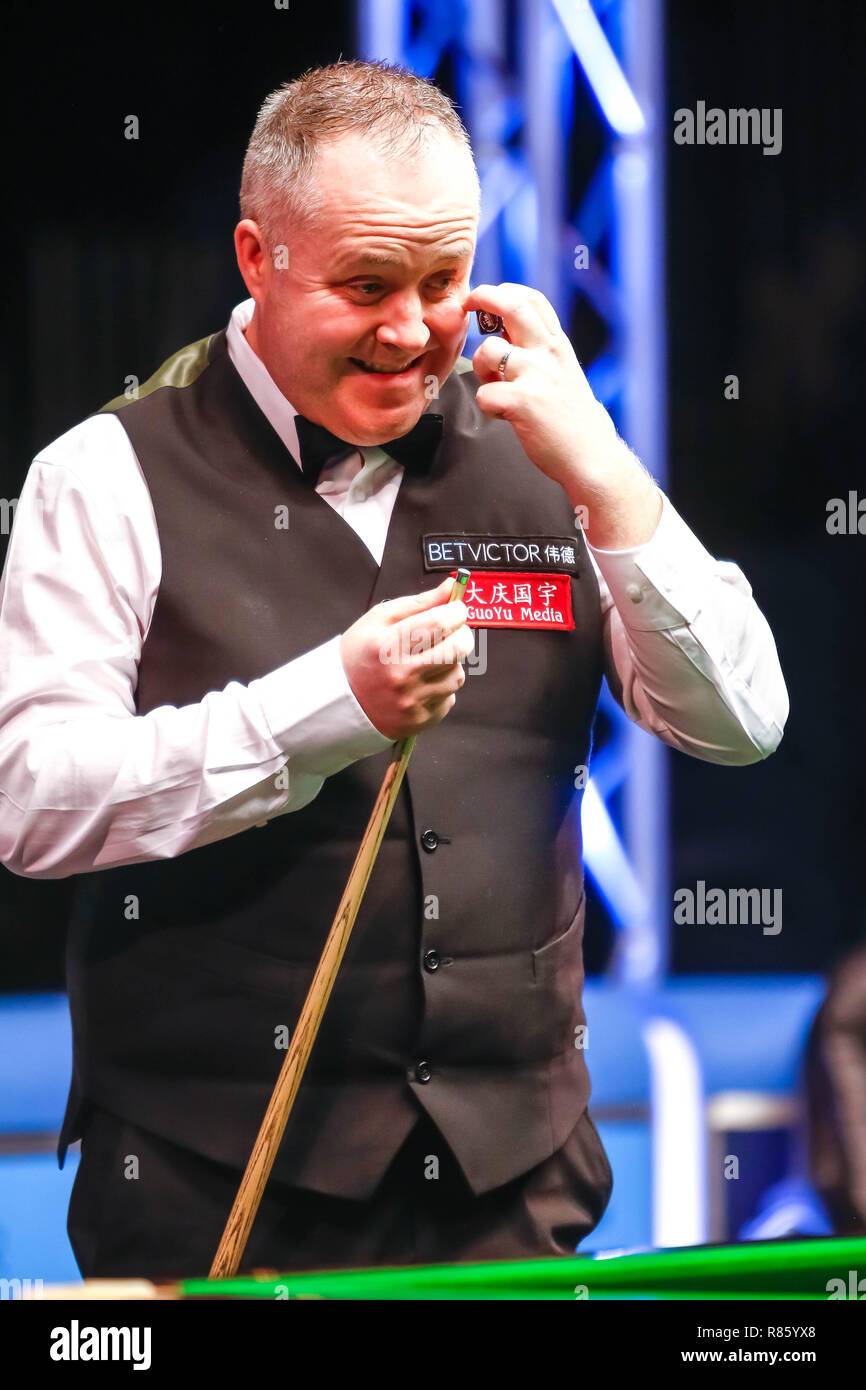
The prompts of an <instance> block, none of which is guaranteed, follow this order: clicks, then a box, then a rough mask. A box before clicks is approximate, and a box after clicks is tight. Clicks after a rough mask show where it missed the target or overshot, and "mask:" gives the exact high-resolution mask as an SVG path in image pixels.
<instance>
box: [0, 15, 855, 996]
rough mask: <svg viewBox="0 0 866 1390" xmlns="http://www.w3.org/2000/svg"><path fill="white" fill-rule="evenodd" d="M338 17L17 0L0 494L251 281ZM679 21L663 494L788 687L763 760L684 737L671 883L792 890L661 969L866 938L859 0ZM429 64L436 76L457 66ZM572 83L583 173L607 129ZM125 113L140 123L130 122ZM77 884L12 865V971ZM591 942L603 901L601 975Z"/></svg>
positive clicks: (580, 343)
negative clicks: (286, 92)
mask: <svg viewBox="0 0 866 1390" xmlns="http://www.w3.org/2000/svg"><path fill="white" fill-rule="evenodd" d="M353 14H354V7H353V6H351V5H348V4H331V5H328V6H326V7H324V6H322V5H318V6H310V5H305V4H293V5H292V6H291V9H290V11H288V12H285V11H277V10H275V9H274V7H273V5H272V4H270V3H266V0H256V2H255V3H252V4H250V3H247V4H244V5H241V4H239V3H235V4H220V3H209V4H207V5H203V6H200V5H188V6H178V5H176V4H174V5H167V4H165V3H164V2H163V0H154V3H151V4H148V5H147V6H146V7H141V6H131V7H126V6H120V5H112V6H104V7H101V6H94V5H89V6H87V7H70V6H65V5H60V4H43V5H40V6H33V5H32V4H16V3H13V4H8V3H7V4H6V5H5V7H4V9H3V11H2V23H3V25H4V29H5V51H6V64H5V71H4V92H5V97H6V102H7V123H6V140H5V142H4V143H5V161H4V185H5V188H4V192H5V193H6V195H7V196H6V199H5V200H4V201H5V202H6V208H7V214H6V222H7V230H8V231H9V232H11V237H10V239H9V241H8V244H7V256H6V272H7V273H6V275H5V277H4V296H3V297H4V304H5V308H6V310H7V316H8V317H7V323H6V326H5V331H4V333H3V335H2V342H3V369H2V372H0V427H2V440H3V447H4V452H3V458H2V473H0V495H2V496H5V497H8V498H11V497H14V496H17V495H18V493H19V491H20V488H21V484H22V482H23V479H24V475H25V473H26V470H27V466H28V464H29V461H30V459H31V458H32V456H33V454H34V453H35V452H36V450H37V449H38V448H39V447H40V446H42V445H44V444H46V443H47V442H49V441H50V440H52V439H54V438H55V437H57V436H58V435H59V434H61V433H63V432H64V431H65V430H67V429H68V428H70V426H71V425H73V424H74V423H76V422H77V421H78V420H80V419H82V418H83V417H84V416H86V415H87V414H89V413H90V412H91V411H93V410H95V409H97V408H98V407H99V406H100V405H102V404H103V403H104V402H105V401H106V400H108V399H109V398H110V397H112V396H114V395H116V394H117V393H118V392H119V391H120V390H122V388H123V379H124V377H125V376H126V375H127V374H128V373H135V374H136V375H137V376H138V377H139V378H140V379H142V380H143V379H144V378H145V377H147V376H148V375H149V374H150V373H151V371H153V370H154V368H155V367H156V366H157V365H158V364H159V363H160V362H161V361H163V360H164V358H166V357H167V356H169V354H170V353H171V352H173V351H174V350H175V349H176V348H178V347H179V346H181V345H182V344H184V343H187V342H191V341H193V340H195V339H197V338H199V337H201V336H203V335H204V334H206V333H209V332H212V331H213V330H214V329H216V328H218V327H220V326H222V325H223V324H224V322H225V321H226V319H227V317H228V313H229V311H230V309H231V307H232V305H233V304H235V303H237V302H238V300H240V299H241V298H245V297H246V291H245V290H244V287H243V285H242V282H241V280H240V277H239V275H238V273H237V270H236V268H235V266H234V259H233V253H232V247H231V232H232V228H233V225H234V221H235V219H236V199H237V187H238V182H239V176H240V167H241V162H242V159H243V153H244V149H245V146H246V141H247V138H248V136H249V133H250V130H251V129H252V125H253V122H254V120H255V115H256V112H257V110H258V106H259V104H260V102H261V100H262V98H263V97H264V96H265V95H266V93H267V92H268V91H270V90H271V89H272V88H274V87H276V86H278V85H279V84H280V83H281V82H284V81H287V80H290V79H291V78H292V77H295V76H297V75H299V74H300V73H301V72H303V71H304V70H305V69H306V68H308V67H311V66H315V65H317V64H320V63H326V62H332V61H334V60H335V59H337V58H338V57H340V56H343V57H345V58H349V57H353V56H355V40H354V27H353V24H354V21H353ZM667 28H668V35H667V66H668V74H667V92H666V103H665V122H666V127H667V129H668V130H669V131H670V133H671V134H670V139H669V140H668V142H667V146H666V148H667V161H668V168H667V176H668V184H667V210H666V234H667V286H668V310H669V318H668V328H669V362H668V370H669V413H670V451H669V452H670V465H669V466H670V473H669V482H668V492H669V494H670V496H671V499H672V501H673V502H674V504H675V506H676V507H677V508H678V509H679V510H680V512H681V513H682V514H683V515H684V517H685V518H686V520H687V521H688V522H689V524H690V525H691V526H692V528H693V529H694V530H695V531H696V533H697V534H698V536H699V537H700V538H701V540H702V541H703V543H704V544H705V545H706V546H707V548H708V549H709V550H711V551H712V552H713V553H714V554H716V555H717V556H719V557H720V558H725V559H735V560H736V561H737V562H738V563H739V564H740V565H741V567H742V568H743V570H744V571H745V573H746V575H747V576H748V578H749V580H750V582H751V584H752V587H753V590H754V593H755V596H756V598H757V601H758V603H759V606H760V607H761V609H762V610H763V612H764V613H765V614H766V615H767V618H768V619H769V621H770V624H771V627H772V629H773V632H774V635H775V637H776V641H777V645H778V648H779V652H780V657H781V661H782V667H783V670H784V672H785V676H786V679H787V683H788V689H789V694H790V698H791V715H790V718H789V721H788V725H787V729H786V733H785V737H784V739H783V742H782V744H781V747H780V749H779V751H778V752H777V753H776V754H775V755H774V756H773V757H772V758H770V759H769V760H768V761H767V762H765V763H762V764H759V765H757V766H753V767H748V768H734V769H730V768H721V767H713V766H711V765H709V764H706V763H700V762H697V761H695V760H693V759H689V758H686V757H683V756H681V755H679V754H675V753H674V754H671V768H672V795H673V805H672V837H673V838H672V843H673V883H674V886H692V887H693V886H694V884H695V882H696V880H697V879H699V878H703V879H704V880H705V881H706V882H707V884H708V885H710V886H720V887H727V886H741V887H765V888H771V889H772V888H781V889H782V890H783V898H784V927H783V931H782V932H781V934H780V935H779V936H777V937H765V936H763V935H762V933H761V932H760V928H759V927H755V928H751V929H748V928H744V927H737V928H721V927H717V928H712V927H706V926H704V927H679V928H674V931H673V966H674V969H675V970H677V971H683V972H686V971H696V970H706V971H721V972H729V971H738V970H746V971H753V972H762V971H767V972H776V971H803V970H808V971H812V970H822V969H824V968H826V967H828V966H829V965H831V964H832V963H833V962H834V961H835V960H836V959H837V958H838V957H839V956H840V955H841V954H842V953H843V952H844V951H845V950H846V949H849V948H850V946H851V944H853V943H854V942H855V941H856V940H857V939H859V938H862V937H863V936H864V935H866V910H864V905H863V902H864V894H863V891H862V889H863V885H864V879H866V875H864V872H863V869H862V865H863V860H864V845H866V835H864V830H866V825H864V820H866V816H864V796H863V785H864V777H863V773H864V759H863V755H862V752H861V739H862V735H861V732H860V727H859V719H860V708H861V703H862V691H863V688H864V674H866V673H864V657H863V642H862V638H861V623H862V613H863V597H864V585H863V578H862V576H863V563H864V554H866V537H861V536H829V535H828V534H827V532H826V528H825V519H826V506H827V502H828V499H829V498H831V497H836V496H842V497H844V496H846V495H847V493H848V490H849V489H852V488H853V489H857V488H858V487H859V489H860V495H861V496H863V495H866V476H864V473H866V470H864V467H863V456H862V445H861V433H862V431H861V430H860V429H858V426H859V423H860V410H859V406H860V401H861V396H862V394H863V391H864V366H866V361H864V358H866V354H864V346H863V343H864V337H863V330H864V298H866V259H864V243H863V229H864V215H863V214H864V200H866V192H864V190H866V160H864V154H863V143H862V130H863V114H862V111H863V97H862V91H863V88H862V71H863V63H864V58H866V11H864V10H863V9H861V7H860V6H854V5H848V4H844V3H841V0H839V2H837V3H833V4H824V5H822V6H815V5H813V4H807V3H805V0H802V2H799V0H798V2H796V3H794V2H793V0H789V3H784V2H783V0H776V3H772V4H771V3H767V2H766V0H765V2H764V3H752V4H748V5H744V4H734V3H730V4H719V5H695V4H693V3H687V0H671V2H670V3H669V6H668V23H667ZM435 76H436V77H437V79H438V80H439V81H440V83H441V85H442V86H444V87H445V88H446V90H450V71H449V68H448V66H447V65H445V66H444V67H443V69H442V70H441V71H440V72H439V73H438V74H436V75H435ZM580 87H581V83H580V79H579V78H578V81H577V89H578V96H577V101H578V103H579V104H578V112H579V115H580V117H581V119H580V121H579V124H578V129H577V135H576V148H575V151H574V161H575V169H576V170H579V169H580V168H581V167H582V165H583V163H584V160H585V162H586V163H587V164H589V162H590V160H591V158H592V156H593V153H594V151H595V150H596V149H597V147H598V143H599V133H598V129H597V127H596V128H595V129H594V128H593V122H594V121H597V116H596V115H594V108H593V107H592V103H591V102H589V101H587V99H586V98H585V97H581V95H580ZM698 100H704V101H705V102H706V103H707V106H721V107H723V108H725V109H727V108H728V107H733V106H757V107H770V108H772V107H781V108H782V110H783V126H782V132H783V144H782V152H781V153H780V154H779V155H777V156H775V157H771V156H764V155H763V154H762V152H761V149H760V147H755V146H745V147H736V146H733V147H725V146H720V147H703V148H700V147H691V148H689V147H681V146H677V145H675V144H674V142H673V136H672V130H673V113H674V111H675V110H676V109H677V108H678V107H681V106H688V107H691V108H694V106H695V103H696V102H697V101H698ZM129 114H135V115H137V116H138V117H139V120H140V123H141V136H140V139H139V140H138V141H128V140H125V139H124V138H123V123H124V118H125V117H126V116H127V115H129ZM574 341H575V347H576V348H577V351H578V354H579V356H580V357H581V360H582V361H584V363H585V364H586V363H588V362H589V361H591V360H592V358H593V356H594V355H595V353H597V352H599V351H601V350H603V347H604V343H603V341H599V335H598V332H597V325H594V324H593V323H592V321H591V316H581V315H580V314H578V315H577V316H576V318H575V327H574ZM729 373H736V374H737V376H738V378H739V383H740V398H739V400H736V401H727V400H725V398H724V378H725V376H726V375H727V374H729ZM0 540H2V541H3V543H4V546H5V538H0ZM0 558H2V555H0ZM2 657H3V654H2V652H0V660H2ZM71 887H72V882H71V880H59V881H56V882H32V881H28V880H24V879H21V878H17V877H15V876H14V875H12V874H10V873H8V872H7V871H6V870H4V869H2V868H0V989H5V990H22V989H42V988H53V987H57V986H59V985H60V984H61V981H62V965H61V959H62V942H63V926H64V922H65V917H66V911H67V904H68V899H69V894H70V891H71ZM608 944H609V933H608V931H607V929H606V922H605V919H604V914H603V912H602V910H601V908H600V905H598V904H597V903H593V904H592V906H591V912H590V920H589V923H588V928H587V959H588V966H589V968H590V970H592V969H597V968H599V967H600V966H601V965H602V964H603V962H604V958H605V954H606V950H607V946H608Z"/></svg>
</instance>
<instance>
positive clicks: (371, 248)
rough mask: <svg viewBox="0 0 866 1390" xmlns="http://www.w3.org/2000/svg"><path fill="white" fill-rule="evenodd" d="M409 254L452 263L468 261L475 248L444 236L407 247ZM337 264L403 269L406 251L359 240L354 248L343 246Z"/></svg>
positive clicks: (467, 240) (460, 240)
mask: <svg viewBox="0 0 866 1390" xmlns="http://www.w3.org/2000/svg"><path fill="white" fill-rule="evenodd" d="M412 251H415V252H420V253H421V254H422V255H423V254H425V253H427V254H429V255H433V256H435V257H436V258H437V259H439V258H441V257H447V258H448V259H453V260H455V261H468V260H471V259H472V257H473V256H474V254H475V244H474V242H472V241H470V240H469V238H468V237H465V236H462V237H456V238H455V237H454V236H449V235H447V234H445V235H443V236H442V237H437V238H432V239H430V240H429V241H428V240H426V239H425V241H424V242H421V243H410V253H409V254H410V256H411V253H412ZM338 256H339V260H340V261H341V262H343V261H352V262H353V263H354V262H358V264H360V265H373V266H389V265H405V264H406V261H407V255H406V251H404V250H403V249H402V248H400V247H397V246H384V245H378V246H377V245H375V244H371V243H366V244H365V242H364V240H363V239H362V238H359V239H358V240H357V241H356V242H355V244H354V245H352V244H351V242H349V243H344V244H343V245H342V246H341V247H340V248H339V252H338Z"/></svg>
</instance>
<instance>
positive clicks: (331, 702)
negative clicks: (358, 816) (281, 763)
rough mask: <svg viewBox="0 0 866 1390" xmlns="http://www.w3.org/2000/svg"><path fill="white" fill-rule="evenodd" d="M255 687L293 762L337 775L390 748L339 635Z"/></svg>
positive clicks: (278, 745)
mask: <svg viewBox="0 0 866 1390" xmlns="http://www.w3.org/2000/svg"><path fill="white" fill-rule="evenodd" d="M249 689H250V691H251V692H252V693H253V694H254V695H255V696H256V697H257V698H258V700H259V702H260V703H261V707H262V712H263V714H264V716H265V719H266V721H267V725H268V728H269V729H270V731H271V736H272V738H273V740H274V745H275V752H282V753H284V754H285V755H286V756H287V758H288V760H289V765H290V768H294V769H295V770H297V771H299V772H309V773H313V774H315V775H318V776H320V777H332V776H333V775H334V774H335V773H336V772H341V771H342V769H343V768H344V767H348V765H349V764H350V763H354V762H357V761H358V759H359V758H368V757H370V756H371V755H372V754H374V753H381V752H383V751H384V750H385V749H386V748H390V747H391V745H392V743H393V742H394V740H393V739H391V738H388V737H387V736H386V735H385V734H383V733H380V732H379V730H378V729H377V728H376V726H375V725H374V724H372V723H371V722H370V720H369V719H368V718H367V716H366V714H365V713H364V711H363V710H362V708H361V706H360V705H359V704H358V701H357V700H356V698H355V696H354V694H353V692H352V688H351V686H350V685H349V680H348V677H347V676H346V672H345V670H344V669H343V662H342V659H341V657H340V638H339V636H337V637H332V638H331V639H330V640H329V641H328V642H324V643H323V644H322V645H321V646H320V647H314V648H313V650H312V651H309V652H305V653H304V655H303V656H299V657H296V658H295V660H294V661H287V662H286V664H285V665H284V666H278V667H277V669H276V670H275V671H270V672H269V673H268V674H267V675H266V676H261V677H260V678H259V679H258V680H254V681H250V685H249Z"/></svg>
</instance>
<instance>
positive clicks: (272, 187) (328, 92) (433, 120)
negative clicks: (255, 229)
mask: <svg viewBox="0 0 866 1390" xmlns="http://www.w3.org/2000/svg"><path fill="white" fill-rule="evenodd" d="M349 131H363V132H365V133H367V134H369V135H370V137H371V138H372V139H373V140H375V141H376V144H377V146H378V148H379V149H380V151H381V153H382V156H383V158H387V159H401V158H403V159H412V158H413V157H416V156H417V155H419V154H422V153H423V151H424V149H425V147H426V145H427V143H428V141H429V140H430V139H431V137H432V138H435V136H436V134H437V133H441V132H445V133H447V134H449V135H451V136H452V137H453V138H454V139H455V140H456V141H459V142H460V144H462V145H463V146H465V148H466V150H467V151H468V154H469V157H470V159H471V161H472V170H473V173H474V175H475V185H476V197H477V203H478V207H479V209H480V204H481V187H480V184H479V181H478V171H477V169H476V167H475V159H474V156H473V154H472V144H471V142H470V139H469V134H468V131H467V130H466V127H465V126H464V124H463V122H462V121H461V119H460V117H459V115H458V114H457V107H456V106H455V104H454V103H453V102H452V100H451V98H450V97H449V96H447V95H446V94H445V92H443V91H441V90H440V89H439V87H437V86H436V85H435V83H433V82H430V81H429V80H428V79H427V78H426V77H419V76H418V74H417V73H414V72H411V71H409V69H407V68H402V67H398V66H397V65H396V64H390V63H385V62H375V63H368V62H362V61H360V60H358V59H353V60H351V61H350V60H345V61H343V60H341V61H340V62H337V63H330V64H329V65H328V66H327V67H319V68H311V69H310V70H309V71H307V72H305V73H304V74H303V76H302V77H298V78H296V79H295V80H294V81H293V82H286V83H284V84H283V86H282V87H278V88H277V90H276V91H274V92H271V94H270V96H268V97H266V98H265V101H264V103H263V105H262V108H261V110H260V111H259V115H258V119H257V121H256V124H255V127H254V129H253V133H252V135H251V136H250V142H249V145H248V146H247V152H246V156H245V158H244V168H243V175H242V178H241V195H240V205H241V217H250V218H252V219H253V221H255V222H258V224H259V226H260V227H261V229H262V233H263V236H264V240H265V245H266V248H267V250H268V251H269V252H270V253H273V250H274V247H275V246H276V245H277V244H278V243H279V242H280V238H281V236H282V235H283V234H284V232H285V229H286V227H287V226H291V227H293V228H294V229H295V230H300V229H302V228H308V227H310V226H311V225H312V224H313V223H314V222H315V220H316V217H317V215H318V214H319V213H320V212H321V208H322V197H321V193H320V191H319V190H318V188H317V187H316V181H315V177H314V175H315V166H316V153H317V150H318V148H319V146H320V145H321V144H322V143H323V142H324V141H327V140H330V139H336V138H337V137H339V136H340V135H343V134H346V133H348V132H349Z"/></svg>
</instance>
